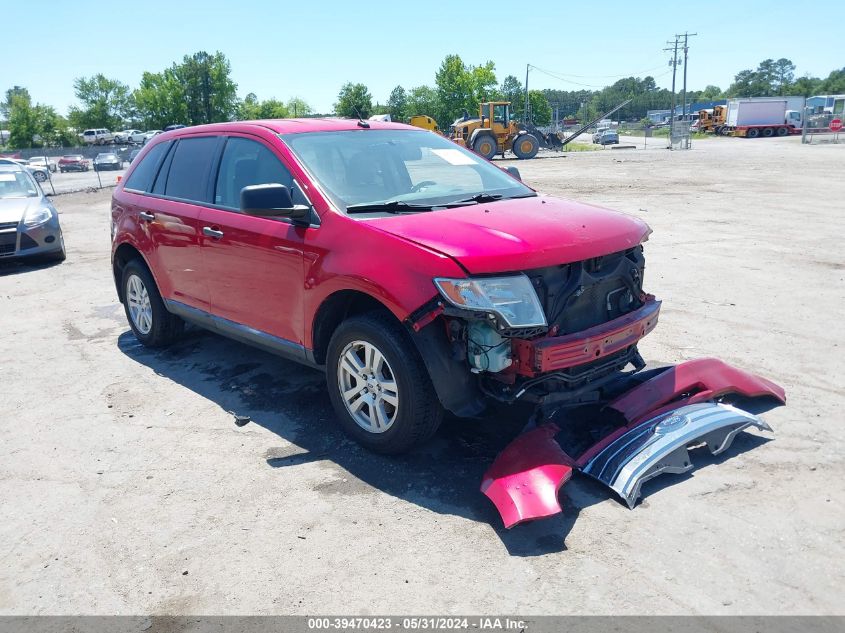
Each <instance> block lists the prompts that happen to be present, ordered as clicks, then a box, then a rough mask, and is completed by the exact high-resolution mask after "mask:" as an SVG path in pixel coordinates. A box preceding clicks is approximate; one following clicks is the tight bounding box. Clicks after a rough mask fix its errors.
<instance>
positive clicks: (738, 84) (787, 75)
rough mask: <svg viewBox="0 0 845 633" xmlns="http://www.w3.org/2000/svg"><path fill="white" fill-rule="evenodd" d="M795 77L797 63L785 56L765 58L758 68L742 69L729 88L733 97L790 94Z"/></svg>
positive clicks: (729, 92) (728, 92)
mask: <svg viewBox="0 0 845 633" xmlns="http://www.w3.org/2000/svg"><path fill="white" fill-rule="evenodd" d="M794 77H795V64H793V63H792V62H791V61H790V60H788V59H786V58H785V57H781V58H780V59H778V60H777V61H775V60H773V59H764V60H763V61H761V62H760V63H759V64H758V66H757V70H741V71H739V72H738V73H737V74H736V76H735V77H734V83H732V84H731V86H730V87H729V88H728V90H727V94H728V96H731V97H770V96H774V95H782V94H788V93H789V92H790V87H791V84H792V82H793V79H794Z"/></svg>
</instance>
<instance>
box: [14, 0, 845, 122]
mask: <svg viewBox="0 0 845 633" xmlns="http://www.w3.org/2000/svg"><path fill="white" fill-rule="evenodd" d="M530 6H533V7H534V10H533V11H531V12H530V13H526V12H525V10H523V9H521V8H520V7H530ZM668 6H669V5H667V4H666V3H653V2H650V3H645V2H643V3H633V2H617V1H613V0H612V1H610V2H605V3H601V4H598V5H593V4H592V3H586V2H585V3H572V2H557V1H556V2H535V3H526V2H513V1H510V2H496V1H492V2H491V1H489V0H488V1H484V0H482V1H476V2H472V3H469V2H454V1H453V2H440V1H438V0H429V1H425V2H413V3H411V2H408V3H403V2H401V1H396V2H392V3H379V2H372V1H370V2H363V1H362V2H359V3H357V8H356V4H355V3H352V2H348V1H347V2H334V1H332V0H329V1H323V2H314V3H308V2H301V1H300V2H297V3H295V4H293V3H287V2H281V1H276V2H273V1H259V0H240V1H237V2H234V1H232V0H228V1H226V2H216V1H214V0H206V1H205V2H197V1H194V0H185V1H180V0H170V1H169V2H165V1H163V0H145V1H143V2H138V3H122V2H119V3H116V4H107V3H103V2H101V1H98V2H89V1H87V0H77V1H75V2H67V1H62V2H58V1H55V2H41V3H40V4H39V7H40V9H39V11H38V12H37V17H35V16H33V11H32V4H31V3H30V2H9V1H7V2H4V3H3V24H4V25H5V28H4V29H3V35H2V36H0V90H2V91H3V92H5V90H6V89H7V88H8V87H10V86H12V85H22V86H26V87H27V88H28V89H29V90H30V92H31V94H32V95H33V97H34V98H35V100H36V101H39V102H42V103H47V104H50V105H53V106H55V107H56V108H57V109H58V110H59V111H60V112H65V111H66V109H67V108H68V106H70V105H71V104H73V103H74V101H75V99H74V95H73V79H74V77H78V76H88V75H92V74H95V73H98V72H102V73H103V74H105V75H106V76H108V77H113V78H116V79H119V80H121V81H123V82H125V83H128V84H129V85H130V86H132V87H133V88H134V87H135V86H137V83H138V80H139V79H140V76H141V73H142V72H143V71H145V70H150V71H159V70H161V69H163V68H165V67H167V66H169V65H170V64H171V63H172V62H173V61H175V60H180V59H181V58H182V57H183V56H184V55H185V54H190V53H193V52H196V51H198V50H206V51H209V52H212V51H215V50H220V51H222V52H223V53H225V54H226V56H227V57H228V58H229V60H230V62H231V64H232V75H233V78H234V80H235V81H236V82H237V84H238V93H239V95H240V96H241V97H243V96H244V95H245V94H246V93H248V92H254V93H256V94H257V95H258V97H259V98H261V99H265V98H270V97H276V98H279V99H287V98H288V97H291V96H294V95H297V96H300V97H302V98H304V99H305V100H306V101H308V102H309V103H310V104H311V105H312V106H313V107H314V108H315V109H316V110H317V111H321V112H328V111H330V109H331V107H332V104H333V103H334V101H335V97H336V95H337V92H338V90H339V89H340V86H341V85H342V84H343V83H344V82H345V81H356V82H358V81H360V82H363V83H365V84H366V85H367V86H368V87H369V88H370V92H371V93H372V94H373V97H374V98H375V99H376V100H378V101H381V102H384V101H385V100H386V99H387V96H388V94H389V93H390V90H391V89H392V88H393V87H394V86H395V85H397V84H401V85H402V86H404V87H405V88H411V87H413V86H418V85H421V84H430V85H431V84H433V82H434V73H435V70H436V69H437V67H438V66H439V64H440V62H441V61H442V59H443V57H444V56H446V55H447V54H450V53H457V54H459V55H460V56H461V57H462V58H463V60H464V61H465V62H467V63H470V64H480V63H483V62H485V61H486V60H488V59H489V60H492V61H493V62H495V64H496V75H497V78H498V79H499V81H500V82H501V80H502V79H503V78H504V77H505V76H506V75H508V74H514V75H516V76H517V77H518V78H519V79H520V81H524V80H525V65H526V63H530V64H532V65H535V66H537V67H539V68H542V69H545V70H549V71H552V72H553V73H555V74H557V75H559V76H560V77H563V78H564V79H567V81H563V80H561V79H557V78H553V77H550V76H548V75H544V74H542V73H541V72H540V71H534V70H532V71H531V74H530V75H529V84H530V87H532V88H560V89H568V90H573V89H577V88H578V87H579V84H581V85H588V86H602V85H606V84H608V83H612V82H613V81H615V80H616V79H617V78H619V77H621V76H629V75H632V74H633V75H635V76H645V75H647V74H651V75H652V76H654V77H655V79H656V80H657V82H658V85H661V86H667V87H668V86H669V85H670V82H671V74H669V72H668V71H669V70H670V68H669V66H668V65H667V60H668V54H667V53H665V52H664V51H663V50H662V49H663V48H664V47H665V46H666V41H667V40H668V39H671V38H672V37H673V36H674V34H675V33H681V32H683V31H685V30H686V31H689V32H697V33H698V36H696V37H694V38H691V40H690V63H689V71H688V72H689V76H688V82H689V85H690V87H691V88H703V87H704V86H705V85H706V84H716V85H718V86H720V87H722V88H725V87H727V85H728V84H729V83H730V82H731V81H732V78H733V75H734V74H736V72H738V71H739V70H742V69H744V68H754V67H756V65H757V63H758V62H760V61H761V60H763V59H765V58H767V57H772V58H775V59H777V58H779V57H787V58H789V59H791V60H792V61H793V62H794V63H795V64H796V66H797V71H796V75H801V74H804V73H810V74H813V75H820V76H827V74H828V73H829V72H830V71H831V70H833V69H834V68H837V67H839V68H841V67H843V66H845V38H842V37H837V36H832V35H833V32H832V30H831V29H832V28H833V27H832V26H830V24H828V26H824V25H823V24H817V25H815V26H802V25H801V23H800V14H801V13H802V12H803V11H804V10H805V9H802V8H801V6H802V5H800V4H798V5H796V3H795V2H794V1H793V2H788V3H787V2H781V1H779V0H769V1H757V0H754V1H750V2H733V3H709V4H705V5H702V4H700V3H698V4H697V3H694V2H685V3H675V8H674V9H671V10H667V7H668ZM703 6H709V7H711V8H710V9H708V10H706V11H701V10H700V9H699V8H698V7H703ZM720 6H721V7H724V9H723V13H720V12H719V10H718V9H717V7H720ZM809 6H810V7H811V8H812V13H814V14H815V15H817V16H818V15H820V16H824V15H841V10H842V7H841V4H840V5H839V8H838V9H835V8H834V6H835V5H834V3H833V2H829V1H820V0H816V1H815V2H812V3H810V5H809ZM476 16H477V17H478V20H477V23H478V24H479V25H480V26H479V28H476V29H468V28H465V27H464V25H467V24H469V23H471V22H472V21H473V20H474V19H475V17H476ZM10 25H15V26H14V27H11V28H10ZM597 30H598V31H599V32H601V33H602V35H594V34H593V33H594V32H595V31H597ZM826 32H827V33H826Z"/></svg>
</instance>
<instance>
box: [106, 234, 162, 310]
mask: <svg viewBox="0 0 845 633" xmlns="http://www.w3.org/2000/svg"><path fill="white" fill-rule="evenodd" d="M133 259H137V260H140V261H141V263H142V264H144V267H145V268H146V269H147V271H149V273H150V275H151V276H152V278H153V279H154V280H155V275H154V274H153V271H152V268H150V265H149V264H148V263H147V260H146V259H144V256H143V255H142V254H141V251H139V250H138V249H137V248H135V247H134V246H133V245H132V244H130V243H129V242H123V243H122V244H121V245H120V246H118V247H117V248H116V249H115V250H114V253H113V254H112V260H111V262H112V275H113V276H114V286H115V288H116V289H117V298H118V299H119V300H120V302H121V303H123V302H124V299H125V297H124V296H123V284H122V283H121V280H122V279H123V269H124V268H126V265H127V264H128V263H129V262H131V261H132V260H133ZM156 283H158V281H156Z"/></svg>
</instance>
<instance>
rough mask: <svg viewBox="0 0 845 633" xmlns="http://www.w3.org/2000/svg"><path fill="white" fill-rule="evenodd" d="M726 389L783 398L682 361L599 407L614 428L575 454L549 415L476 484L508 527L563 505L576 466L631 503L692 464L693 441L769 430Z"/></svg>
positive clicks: (720, 444) (772, 387)
mask: <svg viewBox="0 0 845 633" xmlns="http://www.w3.org/2000/svg"><path fill="white" fill-rule="evenodd" d="M729 394H737V395H740V396H745V397H750V398H754V397H766V398H769V399H773V400H775V401H777V402H780V403H781V404H783V403H785V401H786V395H785V393H784V390H783V389H782V388H781V387H779V386H778V385H776V384H775V383H773V382H771V381H769V380H766V379H765V378H761V377H759V376H755V375H754V374H750V373H748V372H745V371H743V370H740V369H737V368H736V367H732V366H731V365H728V364H727V363H724V362H722V361H719V360H716V359H712V358H710V359H700V360H695V361H689V362H686V363H682V364H680V365H676V366H675V367H671V368H668V369H666V370H665V371H663V372H662V373H660V374H659V375H657V376H656V377H654V378H651V379H650V380H647V381H646V382H643V383H640V384H638V385H636V386H634V387H633V388H631V389H629V390H628V391H627V392H625V393H623V394H622V395H621V396H619V397H617V398H616V399H615V400H613V401H611V402H609V403H608V404H607V406H606V407H605V408H604V409H603V411H602V412H600V413H599V415H598V417H599V418H603V417H604V416H605V415H607V416H608V417H607V419H604V420H603V419H597V420H595V422H596V425H595V426H596V428H604V427H605V424H606V423H607V422H608V421H614V420H615V421H616V422H615V425H616V428H614V429H613V430H611V431H610V432H605V433H604V436H603V437H601V438H600V439H598V441H596V442H595V443H594V444H593V445H592V446H589V447H588V448H586V450H584V449H583V448H582V449H581V450H580V451H578V452H577V454H575V455H568V454H567V453H566V451H564V449H563V448H562V447H561V445H560V444H559V443H558V439H557V438H558V436H559V433H560V427H559V426H557V424H555V423H553V422H552V421H550V420H547V421H546V422H547V423H546V424H543V425H542V426H539V427H536V428H534V429H532V430H530V431H528V432H526V433H524V434H523V435H521V436H519V437H517V438H516V439H515V440H514V441H513V442H511V443H510V444H509V445H508V446H507V447H506V448H505V450H504V451H502V453H500V454H499V456H498V457H497V458H496V460H495V461H494V462H493V464H492V466H491V467H490V469H489V470H488V471H487V472H486V473H485V474H484V479H483V482H482V485H481V491H482V492H483V493H484V494H485V495H486V496H487V497H488V498H489V499H490V500H491V501H492V502H493V503H494V504H495V505H496V508H497V509H498V510H499V513H500V514H501V516H502V519H503V521H504V523H505V527H512V526H514V525H516V524H517V523H521V522H524V521H528V520H531V519H539V518H542V517H547V516H551V515H553V514H556V513H558V512H560V511H561V508H560V504H559V503H558V500H557V492H558V490H559V489H560V487H561V486H562V485H563V484H564V483H565V482H566V481H568V480H569V478H570V477H571V476H572V471H573V470H579V471H581V472H583V473H584V474H586V475H589V476H591V477H593V478H595V479H597V480H599V481H601V482H603V483H605V484H606V485H608V486H609V487H610V488H611V489H612V490H614V491H615V492H616V493H617V494H618V495H619V496H620V497H621V498H622V499H624V500H625V502H626V503H627V504H628V506H629V507H631V508H633V507H634V505H635V504H636V502H637V499H638V498H639V497H640V489H641V487H642V484H643V483H644V482H646V481H648V480H649V479H651V478H653V477H656V476H658V475H660V474H663V473H684V472H687V471H688V470H691V469H692V468H693V464H692V462H691V460H690V456H689V452H688V449H689V447H690V446H697V445H706V446H707V447H708V448H709V449H710V452H711V453H713V454H714V455H718V454H719V453H722V452H723V451H725V450H727V449H728V447H730V445H731V443H732V442H733V439H734V437H736V435H737V434H738V433H740V432H742V431H743V430H745V429H747V428H749V427H752V426H753V427H755V428H757V429H759V430H762V431H771V430H772V429H771V428H770V427H769V425H768V424H766V423H765V422H764V421H763V420H761V419H760V418H758V417H757V416H755V415H752V414H751V413H748V412H746V411H742V410H740V409H737V408H736V407H733V406H730V405H728V404H723V403H719V402H713V400H717V399H721V398H722V396H726V395H729ZM620 418H621V420H622V421H623V422H622V425H619V422H618V421H619V420H620Z"/></svg>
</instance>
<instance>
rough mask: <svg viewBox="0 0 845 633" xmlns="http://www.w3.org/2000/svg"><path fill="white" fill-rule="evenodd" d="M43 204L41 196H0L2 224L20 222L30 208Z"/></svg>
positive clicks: (0, 219)
mask: <svg viewBox="0 0 845 633" xmlns="http://www.w3.org/2000/svg"><path fill="white" fill-rule="evenodd" d="M30 205H31V206H32V207H33V208H35V207H38V206H40V205H41V198H40V197H35V198H0V224H5V223H6V222H20V221H21V220H22V219H23V216H24V214H25V213H26V212H27V210H28V209H29V208H30Z"/></svg>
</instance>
